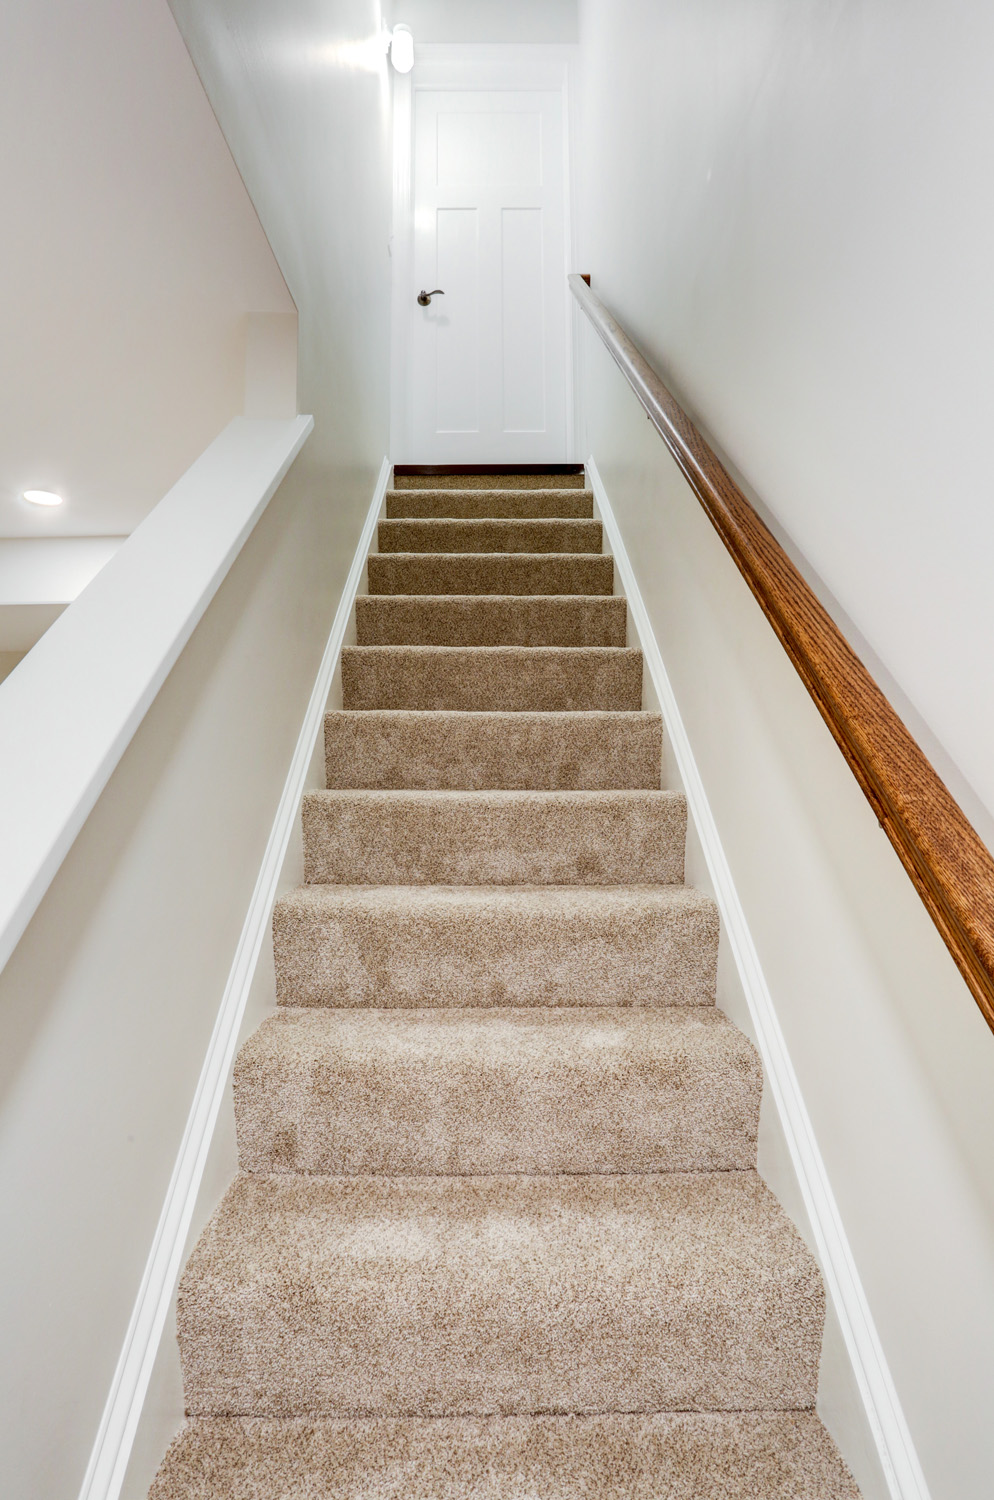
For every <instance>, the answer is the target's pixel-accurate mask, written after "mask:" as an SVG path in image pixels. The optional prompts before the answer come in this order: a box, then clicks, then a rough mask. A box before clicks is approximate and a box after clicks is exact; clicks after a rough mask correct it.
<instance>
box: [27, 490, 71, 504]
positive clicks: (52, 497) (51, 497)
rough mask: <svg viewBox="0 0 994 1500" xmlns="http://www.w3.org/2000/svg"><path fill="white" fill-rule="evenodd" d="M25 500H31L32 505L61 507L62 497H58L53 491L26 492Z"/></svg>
mask: <svg viewBox="0 0 994 1500" xmlns="http://www.w3.org/2000/svg"><path fill="white" fill-rule="evenodd" d="M24 498H25V500H30V501H31V504H32V505H61V504H62V496H61V495H56V494H55V493H54V491H52V490H25V491H24Z"/></svg>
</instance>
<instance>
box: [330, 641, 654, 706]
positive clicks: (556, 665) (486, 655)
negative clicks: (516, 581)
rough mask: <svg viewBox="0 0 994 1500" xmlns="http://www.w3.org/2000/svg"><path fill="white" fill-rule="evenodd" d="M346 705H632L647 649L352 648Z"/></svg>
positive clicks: (345, 676)
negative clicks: (643, 655)
mask: <svg viewBox="0 0 994 1500" xmlns="http://www.w3.org/2000/svg"><path fill="white" fill-rule="evenodd" d="M342 701H343V704H344V706H345V708H346V709H391V708H392V709H460V710H463V711H469V712H472V711H474V710H482V711H486V710H497V711H501V710H503V711H509V710H533V711H549V712H574V711H583V710H596V709H601V710H609V711H625V710H628V711H632V710H637V709H640V708H641V707H642V653H641V652H640V651H635V650H628V649H615V650H612V649H611V648H607V649H604V648H597V647H594V648H582V647H567V646H552V647H541V646H521V647H514V646H499V647H487V646H478V647H467V648H461V647H458V646H347V647H346V648H345V650H344V651H343V652H342Z"/></svg>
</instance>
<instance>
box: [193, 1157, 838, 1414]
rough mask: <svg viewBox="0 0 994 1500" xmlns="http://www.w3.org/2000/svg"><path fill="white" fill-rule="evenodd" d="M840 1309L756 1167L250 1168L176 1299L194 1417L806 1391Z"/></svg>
mask: <svg viewBox="0 0 994 1500" xmlns="http://www.w3.org/2000/svg"><path fill="white" fill-rule="evenodd" d="M823 1319H824V1294H823V1291H822V1287H821V1281H820V1277H819V1274H818V1268H817V1265H816V1263H815V1261H814V1259H813V1257H812V1256H811V1254H810V1252H809V1251H808V1250H807V1248H806V1247H805V1245H804V1243H803V1241H802V1240H801V1238H800V1236H799V1235H798V1233H797V1231H796V1229H795V1228H794V1227H793V1225H792V1224H791V1222H790V1220H789V1219H788V1218H787V1216H786V1214H785V1213H784V1212H783V1210H782V1209H781V1208H780V1206H779V1204H778V1203H777V1202H776V1200H775V1198H774V1197H773V1195H772V1194H771V1193H770V1191H769V1190H768V1188H766V1186H765V1185H764V1184H763V1183H762V1181H761V1180H760V1178H759V1177H758V1176H757V1174H756V1173H755V1172H693V1173H670V1174H665V1175H651V1176H649V1175H647V1176H640V1175H635V1174H629V1175H624V1176H609V1175H596V1176H500V1177H490V1176H488V1177H321V1176H309V1175H307V1174H305V1173H278V1174H272V1175H255V1174H244V1173H243V1174H240V1175H239V1177H237V1178H236V1180H235V1182H234V1184H233V1185H232V1187H231V1188H230V1189H229V1190H228V1192H227V1193H226V1195H225V1197H224V1199H223V1201H222V1203H221V1204H220V1206H219V1208H218V1209H217V1211H216V1212H215V1214H214V1216H213V1218H212V1219H211V1221H210V1223H209V1224H208V1225H207V1227H206V1229H205V1230H204V1232H203V1234H202V1235H201V1237H200V1240H199V1242H198V1244H197V1246H196V1248H195V1250H194V1252H193V1254H192V1256H191V1257H190V1261H189V1263H188V1265H187V1268H186V1271H185V1272H184V1275H183V1279H182V1283H181V1286H180V1291H179V1298H178V1305H177V1326H178V1332H179V1338H180V1348H181V1353H182V1359H183V1366H184V1385H185V1389H186V1393H187V1403H188V1408H189V1410H190V1411H191V1413H193V1414H195V1415H211V1414H213V1415H221V1414H230V1415H236V1414H244V1415H251V1414H256V1415H293V1414H303V1413H306V1412H313V1413H323V1414H325V1415H340V1416H345V1415H366V1416H371V1415H398V1416H399V1415H405V1414H406V1415H424V1416H429V1415H439V1416H442V1415H468V1414H471V1413H477V1414H482V1413H487V1412H492V1413H504V1414H508V1415H510V1414H512V1413H528V1412H534V1413H539V1412H555V1411H576V1412H584V1411H592V1412H596V1411H609V1410H620V1411H667V1410H695V1409H696V1410H720V1409H729V1408H733V1409H736V1410H762V1409H778V1408H797V1407H801V1408H804V1407H810V1406H813V1404H814V1399H815V1391H816V1382H817V1373H818V1357H819V1352H820V1344H821V1333H822V1324H823ZM523 1332H525V1336H524V1337H523Z"/></svg>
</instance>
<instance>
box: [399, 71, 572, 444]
mask: <svg viewBox="0 0 994 1500" xmlns="http://www.w3.org/2000/svg"><path fill="white" fill-rule="evenodd" d="M562 111H563V101H562V95H561V94H560V93H559V92H556V91H552V90H549V91H545V90H500V91H483V90H480V91H465V92H464V91H456V90H426V89H416V90H415V107H414V192H413V209H414V285H413V286H412V287H411V288H410V292H409V296H410V306H411V309H412V312H411V316H412V319H413V326H412V336H411V340H410V349H411V372H410V380H411V384H410V389H411V398H412V399H411V411H412V417H413V432H412V444H411V447H412V451H411V452H410V454H408V455H405V456H404V458H405V460H406V461H407V462H411V463H543V462H551V463H555V462H561V461H562V460H563V459H564V458H565V457H566V329H567V309H566V291H565V287H566V277H565V272H566V263H565V242H564V218H565V214H564V198H563V195H564V170H563V168H564V162H563V125H562ZM422 287H424V288H426V289H427V290H429V291H430V290H431V289H432V288H433V287H440V288H442V291H443V294H444V295H442V296H439V297H436V298H434V300H433V301H432V303H431V305H430V306H429V307H426V308H421V307H418V306H417V302H416V298H417V293H418V291H419V290H420V289H421V288H422Z"/></svg>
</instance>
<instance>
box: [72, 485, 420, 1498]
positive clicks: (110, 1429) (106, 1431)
mask: <svg viewBox="0 0 994 1500" xmlns="http://www.w3.org/2000/svg"><path fill="white" fill-rule="evenodd" d="M389 479H390V465H389V463H388V462H387V460H386V459H384V460H383V463H382V466H381V468H380V473H379V478H378V479H377V482H376V489H375V492H374V494H373V499H372V503H371V504H370V507H369V511H368V514H367V516H366V520H365V524H364V525H363V528H362V534H361V535H360V537H359V544H358V546H357V548H356V552H355V556H354V557H353V559H352V566H351V568H350V569H349V574H348V577H347V578H346V580H345V587H344V588H343V590H342V597H341V599H340V600H339V604H338V609H337V611H336V614H335V619H334V623H333V624H332V627H331V634H330V635H329V637H328V644H327V645H326V647H325V651H324V656H323V657H322V658H321V665H320V667H319V668H318V674H317V677H316V679H315V682H314V690H313V692H312V693H311V697H310V701H309V703H308V705H307V712H306V714H305V715H304V722H303V724H302V726H301V730H300V735H299V736H298V739H297V744H296V747H295V749H294V752H293V758H292V760H291V761H290V768H289V771H288V772H287V778H286V782H285V784H284V787H283V793H282V795H281V797H280V802H279V806H278V808H277V811H276V817H275V819H274V821H273V826H272V830H271V832H270V835H269V842H268V844H267V845H266V852H265V854H264V856H263V860H262V866H261V868H260V870H259V878H258V880H257V881H256V884H255V889H254V891H253V892H252V899H251V901H250V903H249V908H248V912H247V914H246V917H245V924H244V926H243V927H242V931H241V936H240V937H239V939H238V946H237V947H236V949H235V956H234V960H233V962H232V965H231V970H230V972H229V974H228V981H227V984H226V985H225V989H224V995H223V998H222V1000H221V1006H220V1009H219V1011H218V1016H217V1021H216V1022H215V1025H214V1032H213V1035H212V1036H211V1039H210V1044H209V1046H208V1048H207V1055H206V1057H205V1059H204V1065H203V1068H202V1070H201V1074H200V1079H199V1081H198V1083H197V1088H196V1092H195V1094H194V1096H193V1104H192V1106H191V1109H190V1114H189V1116H188V1118H187V1122H186V1129H185V1130H184V1132H183V1139H182V1142H181V1144H180V1148H179V1154H178V1156H177V1158H176V1165H175V1167H174V1168H173V1175H172V1178H171V1180H170V1183H169V1187H168V1189H167V1192H166V1198H165V1202H164V1204H163V1207H162V1213H161V1215H160V1217H159V1223H158V1226H157V1227H156V1231H155V1237H154V1239H153V1241H152V1248H151V1251H150V1252H149V1257H148V1261H147V1263H146V1266H145V1272H144V1275H143V1276H142V1280H141V1285H140V1287H139V1289H138V1296H137V1298H136V1299H135V1305H134V1308H133V1310H132V1314H131V1321H130V1323H129V1324H128V1331H127V1334H126V1335H125V1339H124V1345H123V1347H122V1349H121V1354H120V1358H119V1359H118V1363H117V1369H116V1370H115V1372H114V1378H113V1380H112V1382H111V1387H110V1393H109V1395H108V1397H107V1403H106V1406H105V1407H104V1412H103V1416H102V1418H101V1421H100V1427H99V1429H98V1431H97V1436H96V1441H95V1442H94V1445H93V1451H92V1453H91V1454H90V1462H89V1464H88V1465H87V1469H86V1475H85V1477H84V1479H83V1485H82V1488H81V1490H80V1495H79V1500H117V1497H118V1495H119V1494H120V1490H121V1485H122V1484H123V1483H124V1476H125V1472H126V1470H127V1466H128V1459H129V1458H130V1456H131V1448H132V1444H133V1442H134V1438H135V1433H136V1431H137V1428H138V1422H139V1418H140V1417H141V1412H142V1405H143V1403H144V1400H145V1393H146V1391H147V1389H148V1383H149V1379H150V1378H151V1374H152V1367H153V1365H154V1363H155V1358H156V1354H157V1351H158V1347H159V1341H160V1339H161V1337H162V1330H163V1327H164V1326H165V1322H166V1317H167V1315H168V1313H169V1306H170V1303H171V1300H172V1296H173V1291H174V1289H175V1286H176V1282H177V1280H178V1278H179V1273H180V1270H181V1267H182V1260H183V1251H184V1247H185V1245H186V1239H187V1235H188V1233H189V1230H190V1223H191V1221H192V1218H193V1213H194V1208H195V1205H196V1201H197V1194H198V1192H199V1189H200V1182H201V1179H202V1177H203V1173H204V1166H205V1163H206V1161H207V1154H208V1151H209V1150H210V1145H211V1139H212V1137H213V1134H214V1127H215V1125H216V1123H217V1117H218V1112H219V1110H220V1108H221V1103H222V1100H223V1098H224V1091H225V1089H226V1088H227V1086H228V1080H229V1078H230V1076H231V1069H232V1065H233V1063H234V1057H235V1048H236V1046H237V1043H238V1035H239V1030H240V1028H241V1022H242V1017H243V1015H244V1013H245V1005H246V1002H247V1000H248V996H249V990H250V988H251V985H252V979H253V975H254V974H255V970H256V965H257V964H258V961H259V955H260V953H261V951H262V945H263V942H264V941H265V938H266V934H267V932H268V931H269V923H270V919H271V915H272V910H273V903H274V902H275V900H276V895H277V891H278V889H279V880H280V874H281V871H282V869H283V865H284V861H285V859H286V855H287V849H288V846H289V843H290V838H291V835H292V833H293V829H294V825H295V824H296V821H297V818H298V816H299V813H300V802H301V798H302V796H303V794H304V790H305V786H306V778H307V772H308V767H309V765H310V762H311V758H312V755H313V753H314V747H315V744H316V743H317V740H318V736H319V735H320V733H321V728H322V724H323V722H324V714H325V709H326V706H327V702H328V697H329V694H330V691H331V685H332V679H333V678H334V675H335V671H336V669H337V666H338V659H339V656H340V654H341V649H342V643H343V641H344V639H345V632H346V630H347V628H348V625H349V621H350V619H351V616H352V609H353V606H354V604H355V599H356V594H357V593H358V590H359V585H360V583H361V581H362V577H363V569H364V568H365V566H366V558H367V555H368V553H369V551H370V549H371V547H372V542H373V533H374V530H375V527H376V522H377V519H378V517H379V514H380V511H381V509H382V507H383V499H384V496H385V494H386V489H387V484H388V482H389Z"/></svg>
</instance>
